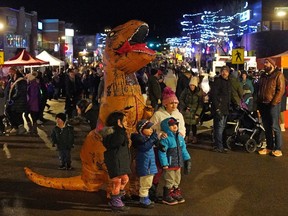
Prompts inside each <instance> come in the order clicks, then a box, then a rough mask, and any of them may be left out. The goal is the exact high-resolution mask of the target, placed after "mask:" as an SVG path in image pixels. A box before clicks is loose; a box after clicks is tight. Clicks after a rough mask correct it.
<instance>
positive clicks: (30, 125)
mask: <svg viewBox="0 0 288 216" xmlns="http://www.w3.org/2000/svg"><path fill="white" fill-rule="evenodd" d="M27 126H28V132H29V133H31V132H32V130H33V129H32V123H31V122H27Z"/></svg>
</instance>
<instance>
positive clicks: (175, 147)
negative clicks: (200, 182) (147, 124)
mask: <svg viewBox="0 0 288 216" xmlns="http://www.w3.org/2000/svg"><path fill="white" fill-rule="evenodd" d="M178 125H179V122H178V121H177V119H175V118H173V117H170V118H166V119H164V120H163V121H162V122H161V130H162V131H164V132H165V133H167V135H168V136H167V138H165V139H162V140H161V141H160V142H161V144H162V145H163V146H164V148H165V150H166V151H165V152H163V151H160V150H159V151H158V156H159V161H160V164H161V166H162V167H163V169H164V180H165V186H164V188H163V200H162V202H163V203H164V204H167V205H175V204H178V203H183V202H185V199H184V198H183V197H182V193H181V190H180V188H179V185H180V181H181V167H183V166H184V173H185V174H188V173H189V172H190V169H191V161H190V159H191V157H190V154H189V152H188V151H187V149H186V144H185V140H184V138H183V137H182V136H180V135H179V131H178Z"/></svg>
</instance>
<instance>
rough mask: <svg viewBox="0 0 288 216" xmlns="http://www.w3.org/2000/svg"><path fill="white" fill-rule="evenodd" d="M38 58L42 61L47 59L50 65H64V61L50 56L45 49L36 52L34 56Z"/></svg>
mask: <svg viewBox="0 0 288 216" xmlns="http://www.w3.org/2000/svg"><path fill="white" fill-rule="evenodd" d="M36 57H37V58H38V59H41V60H43V61H48V62H49V65H50V66H59V67H61V66H64V64H65V63H64V61H62V60H60V59H58V58H56V57H54V56H52V55H51V54H49V53H48V52H46V51H45V50H44V51H42V52H41V53H40V54H38V55H37V56H36Z"/></svg>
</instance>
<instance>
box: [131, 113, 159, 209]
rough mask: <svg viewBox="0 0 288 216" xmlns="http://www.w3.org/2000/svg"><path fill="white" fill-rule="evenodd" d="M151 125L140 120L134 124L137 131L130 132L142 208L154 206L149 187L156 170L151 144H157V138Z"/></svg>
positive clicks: (146, 121)
mask: <svg viewBox="0 0 288 216" xmlns="http://www.w3.org/2000/svg"><path fill="white" fill-rule="evenodd" d="M152 125H153V123H152V122H149V121H148V120H146V119H143V120H140V121H139V122H138V123H137V125H136V129H137V133H132V134H131V141H132V146H133V148H134V149H135V150H136V172H137V175H138V176H139V177H140V179H139V180H140V189H139V196H140V205H141V206H142V207H144V208H152V207H153V206H154V205H153V202H151V200H150V199H149V189H150V188H151V186H152V182H153V177H154V175H155V174H156V173H157V172H158V171H157V166H156V162H155V153H154V150H153V146H154V145H157V142H158V141H159V140H158V137H157V133H156V131H153V129H152V128H151V126H152Z"/></svg>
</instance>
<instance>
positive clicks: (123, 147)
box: [102, 112, 191, 211]
mask: <svg viewBox="0 0 288 216" xmlns="http://www.w3.org/2000/svg"><path fill="white" fill-rule="evenodd" d="M178 124H179V122H178V121H177V120H176V119H175V118H173V117H169V118H167V119H165V120H163V121H162V122H161V128H162V131H163V133H166V134H167V137H166V138H162V139H160V138H159V135H158V134H157V133H156V131H155V130H153V129H152V126H153V123H152V122H150V121H148V120H146V119H143V120H140V121H139V122H138V123H137V125H136V130H137V132H135V133H132V134H131V141H132V148H134V149H135V150H136V173H137V175H138V177H139V183H140V189H139V197H140V201H139V203H140V205H141V206H142V207H145V208H153V206H154V203H153V201H151V199H150V198H149V189H150V188H151V187H152V182H153V177H154V175H155V174H156V173H157V172H158V167H157V165H156V160H159V162H160V166H161V167H162V168H163V169H164V175H163V176H164V181H165V183H164V188H163V199H162V202H163V203H164V204H167V205H175V204H178V203H183V202H185V199H184V198H183V197H182V195H181V191H180V189H179V185H180V181H181V168H182V167H183V166H184V170H185V172H186V173H189V172H190V169H191V161H190V155H189V153H188V151H187V149H186V144H185V141H184V138H183V137H182V136H181V135H179V131H178ZM126 125H127V120H126V116H125V114H124V113H122V112H113V113H111V114H110V115H109V116H108V118H107V122H106V127H105V128H104V129H103V131H105V132H104V133H103V132H102V136H103V144H104V146H105V147H106V151H105V152H104V160H105V163H106V166H107V169H108V173H109V177H110V179H111V181H112V188H113V190H112V193H111V201H110V202H109V205H110V206H111V208H112V209H116V210H120V211H125V210H127V207H126V206H125V204H124V202H123V201H122V199H121V198H122V197H123V196H124V195H125V192H124V188H125V186H126V184H127V183H128V181H129V177H128V175H129V174H130V173H131V171H130V164H131V156H130V148H129V142H128V138H129V137H128V136H127V133H126ZM154 148H158V150H157V151H156V152H157V155H155V153H154Z"/></svg>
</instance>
